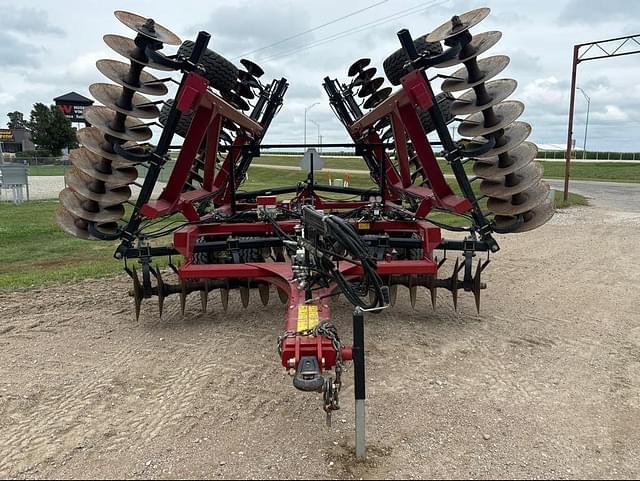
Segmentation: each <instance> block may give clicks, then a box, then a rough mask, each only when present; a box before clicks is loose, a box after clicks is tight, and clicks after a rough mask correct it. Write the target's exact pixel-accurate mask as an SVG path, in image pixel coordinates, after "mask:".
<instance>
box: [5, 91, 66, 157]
mask: <svg viewBox="0 0 640 481" xmlns="http://www.w3.org/2000/svg"><path fill="white" fill-rule="evenodd" d="M7 117H9V121H8V122H7V127H9V128H10V129H26V130H27V131H29V133H30V134H31V140H32V141H33V143H34V144H35V145H36V149H37V150H38V151H40V152H42V154H44V155H48V156H52V157H57V156H60V155H62V149H65V148H69V149H74V148H76V147H77V146H78V141H77V139H76V129H75V128H74V127H73V126H72V125H71V121H70V120H69V119H68V118H67V117H65V115H64V114H63V113H62V112H61V111H60V110H59V109H58V108H57V107H56V106H55V105H50V106H46V105H45V104H43V103H40V102H38V103H35V104H34V105H33V109H32V110H31V114H30V115H29V120H25V118H24V114H23V113H22V112H18V111H14V112H9V113H8V114H7Z"/></svg>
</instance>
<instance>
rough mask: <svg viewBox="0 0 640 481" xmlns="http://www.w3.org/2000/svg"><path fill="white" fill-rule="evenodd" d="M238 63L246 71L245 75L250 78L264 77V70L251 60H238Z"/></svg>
mask: <svg viewBox="0 0 640 481" xmlns="http://www.w3.org/2000/svg"><path fill="white" fill-rule="evenodd" d="M240 63H241V64H242V66H243V67H244V68H245V69H246V70H247V73H248V74H249V75H251V76H252V77H256V78H260V77H262V76H263V75H264V70H262V68H261V67H260V66H259V65H258V64H256V63H254V62H252V61H251V60H248V59H246V58H243V59H241V60H240Z"/></svg>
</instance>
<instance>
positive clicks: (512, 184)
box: [480, 162, 544, 199]
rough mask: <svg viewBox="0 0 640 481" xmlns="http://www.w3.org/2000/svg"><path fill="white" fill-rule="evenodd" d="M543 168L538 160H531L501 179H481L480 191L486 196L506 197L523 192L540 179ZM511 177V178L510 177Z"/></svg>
mask: <svg viewBox="0 0 640 481" xmlns="http://www.w3.org/2000/svg"><path fill="white" fill-rule="evenodd" d="M543 173H544V168H543V167H542V164H540V163H539V162H531V163H530V164H528V165H526V166H525V167H523V168H522V169H520V170H518V171H517V172H514V173H513V174H509V176H507V177H505V178H504V179H501V180H483V181H482V182H481V183H480V192H482V194H483V195H486V196H488V197H498V198H500V199H508V198H509V197H511V196H512V195H515V194H518V193H520V192H524V191H525V190H527V189H528V188H529V187H531V186H533V185H535V184H537V183H538V182H539V181H540V179H542V174H543ZM510 177H511V178H510Z"/></svg>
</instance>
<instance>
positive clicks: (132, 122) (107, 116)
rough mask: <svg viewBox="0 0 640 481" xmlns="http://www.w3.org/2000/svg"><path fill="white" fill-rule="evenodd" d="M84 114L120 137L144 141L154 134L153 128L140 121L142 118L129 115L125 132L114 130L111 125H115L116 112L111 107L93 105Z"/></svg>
mask: <svg viewBox="0 0 640 481" xmlns="http://www.w3.org/2000/svg"><path fill="white" fill-rule="evenodd" d="M84 115H85V118H86V119H87V122H89V123H90V124H91V125H93V126H94V127H97V128H98V129H100V130H102V131H103V132H106V133H108V134H109V135H111V136H113V137H116V138H118V139H123V140H132V141H134V142H144V141H145V140H149V139H150V138H151V137H152V136H153V132H151V129H150V128H149V127H147V126H145V125H144V124H143V123H142V122H140V119H136V118H135V117H127V118H126V119H125V122H124V131H123V132H119V131H117V130H113V129H112V128H111V126H112V125H113V120H114V118H115V116H116V113H115V112H114V111H113V110H111V109H110V108H109V107H102V106H100V105H92V106H90V107H87V108H86V109H85V111H84Z"/></svg>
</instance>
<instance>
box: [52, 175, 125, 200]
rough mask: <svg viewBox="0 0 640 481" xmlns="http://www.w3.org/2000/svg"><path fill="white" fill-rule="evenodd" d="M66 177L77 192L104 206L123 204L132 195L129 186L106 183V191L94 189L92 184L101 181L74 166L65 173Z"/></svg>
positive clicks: (66, 180) (72, 188) (68, 183)
mask: <svg viewBox="0 0 640 481" xmlns="http://www.w3.org/2000/svg"><path fill="white" fill-rule="evenodd" d="M64 179H65V182H66V183H67V185H68V186H69V187H70V188H71V190H73V191H75V192H77V193H78V194H80V195H81V196H82V197H85V198H87V199H90V200H95V201H96V202H98V203H99V204H100V205H101V206H102V207H111V206H112V205H119V204H123V203H124V202H126V201H127V200H129V197H131V189H130V188H129V187H116V188H114V187H113V186H111V185H109V184H108V183H105V185H104V192H98V191H94V190H92V188H91V186H92V185H96V184H97V183H99V182H101V181H97V180H95V179H93V178H91V177H89V176H88V175H87V174H83V173H82V172H81V171H80V170H78V169H76V168H73V169H71V170H68V171H67V172H66V173H65V174H64Z"/></svg>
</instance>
